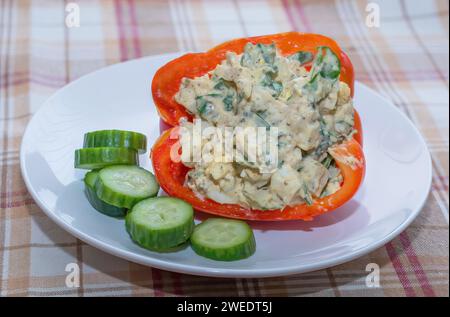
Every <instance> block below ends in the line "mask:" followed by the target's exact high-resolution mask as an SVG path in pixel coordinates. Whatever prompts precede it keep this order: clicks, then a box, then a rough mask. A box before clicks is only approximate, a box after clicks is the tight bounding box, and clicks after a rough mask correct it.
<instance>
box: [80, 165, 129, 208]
mask: <svg viewBox="0 0 450 317" xmlns="http://www.w3.org/2000/svg"><path fill="white" fill-rule="evenodd" d="M97 178H98V171H91V172H88V173H86V175H85V176H84V185H85V187H84V191H85V193H86V197H87V199H88V201H89V202H90V204H91V205H92V207H94V208H95V209H97V210H98V211H100V212H101V213H102V214H105V215H107V216H111V217H124V216H125V215H126V214H127V209H126V208H120V207H116V206H113V205H110V204H108V203H106V202H104V201H103V200H101V199H100V198H98V196H97V193H96V192H95V183H96V182H97Z"/></svg>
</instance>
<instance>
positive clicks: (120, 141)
mask: <svg viewBox="0 0 450 317" xmlns="http://www.w3.org/2000/svg"><path fill="white" fill-rule="evenodd" d="M83 147H84V148H92V147H124V148H129V149H134V150H136V151H137V152H138V153H139V154H143V153H145V152H146V151H147V137H146V136H145V135H144V134H142V133H139V132H133V131H125V130H98V131H92V132H88V133H85V134H84V142H83Z"/></svg>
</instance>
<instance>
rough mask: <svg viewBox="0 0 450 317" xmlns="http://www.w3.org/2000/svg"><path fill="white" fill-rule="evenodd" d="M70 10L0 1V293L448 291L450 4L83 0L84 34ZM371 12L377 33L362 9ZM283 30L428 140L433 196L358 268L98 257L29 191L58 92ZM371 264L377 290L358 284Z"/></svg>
mask: <svg viewBox="0 0 450 317" xmlns="http://www.w3.org/2000/svg"><path fill="white" fill-rule="evenodd" d="M67 3H68V1H66V2H65V1H56V0H46V1H26V0H23V1H14V0H4V1H1V2H0V73H1V74H0V131H1V139H0V157H1V160H0V165H1V167H0V168H1V182H0V195H1V196H0V290H1V294H0V295H2V296H33V295H37V296H47V295H68V296H109V295H119V296H128V295H131V296H136V295H137V296H139V295H144V296H179V295H180V296H240V295H242V296H269V295H272V296H285V295H289V296H448V295H449V285H448V283H449V274H448V273H449V262H448V260H449V243H448V239H449V231H448V218H449V217H448V209H449V191H448V175H449V172H448V168H449V161H448V160H449V140H448V134H449V102H448V98H449V93H448V92H449V88H448V87H449V86H448V83H449V81H448V76H449V75H448V74H449V61H448V58H449V53H448V49H449V13H448V1H446V0H439V1H412V0H411V1H408V0H399V1H397V0H395V1H372V2H371V3H372V4H371V5H369V7H367V3H368V2H365V1H343V0H336V1H324V0H322V1H317V0H309V1H306V0H265V1H257V0H246V1H237V0H236V1H232V0H230V1H220V0H209V1H206V0H203V1H202V0H192V1H183V0H171V1H162V0H160V1H137V0H136V1H134V0H126V1H118V0H109V1H86V0H78V1H75V3H76V4H78V8H79V13H80V15H79V18H80V19H79V22H80V26H79V27H71V28H69V27H67V26H66V23H65V21H66V19H67V20H68V21H67V22H69V25H70V23H71V22H74V21H75V22H76V19H75V20H73V19H71V17H73V15H71V14H73V13H74V12H76V9H75V11H71V10H73V9H71V8H70V6H69V8H66V5H67ZM374 4H375V5H374ZM66 9H69V12H68V11H66ZM376 13H379V17H380V19H379V25H377V23H373V22H377V21H376V18H375V19H372V18H371V15H370V14H376ZM368 14H369V17H368ZM289 30H297V31H303V32H314V33H322V34H326V35H328V36H330V37H333V38H334V39H336V41H337V42H338V43H340V44H341V46H342V47H343V49H344V50H345V51H346V52H347V53H348V54H349V56H350V58H351V59H352V61H353V63H354V66H355V70H356V78H357V80H359V81H361V82H363V83H365V84H367V85H369V86H371V87H372V88H374V89H375V90H377V91H379V92H380V93H381V94H382V95H384V96H385V97H387V98H388V99H390V100H392V102H393V103H394V104H395V105H396V106H398V107H399V108H400V109H401V110H402V111H404V112H405V113H406V114H407V116H408V117H409V118H410V119H411V120H412V121H413V122H414V124H415V125H416V126H417V127H418V128H419V130H420V131H421V133H422V134H423V136H424V137H425V139H426V141H427V144H428V146H429V149H430V152H431V155H432V161H433V172H434V175H433V186H432V191H431V193H430V195H429V198H428V200H427V203H426V205H425V207H424V208H423V211H422V212H421V214H420V215H419V216H418V218H417V219H416V221H415V222H414V223H413V224H412V225H411V226H410V227H409V228H408V229H407V230H405V231H404V232H403V233H402V234H400V236H398V237H397V238H396V239H395V240H393V241H392V242H389V243H388V244H386V245H385V246H383V247H381V248H379V249H377V250H376V251H374V252H372V253H370V254H368V255H366V256H364V257H361V258H359V259H357V260H354V261H352V262H349V263H346V264H342V265H339V266H336V267H332V268H329V269H326V270H321V271H316V272H312V273H307V274H300V275H296V276H290V277H280V278H267V279H217V278H206V277H196V276H189V275H183V274H177V273H171V272H166V271H162V270H158V269H152V268H149V267H144V266H141V265H138V264H134V263H131V262H128V261H125V260H122V259H119V258H116V257H114V256H111V255H109V254H106V253H104V252H102V251H99V250H97V249H95V248H93V247H91V246H89V245H87V244H85V243H83V242H82V241H79V240H77V239H75V238H74V237H73V236H71V235H70V234H68V233H66V232H65V231H63V230H62V229H60V228H59V227H58V226H56V224H54V223H53V222H52V221H51V220H50V219H49V218H48V217H47V216H45V214H44V213H43V212H42V210H40V209H39V207H38V206H37V205H36V204H35V202H34V201H33V199H32V198H31V197H30V195H29V194H28V192H27V190H26V187H25V184H24V182H23V180H22V178H21V174H20V166H19V148H20V142H21V138H22V135H23V132H24V129H25V127H26V125H27V122H28V121H29V119H30V117H31V116H32V115H33V113H35V112H36V111H37V110H38V109H39V107H40V106H41V105H42V103H43V101H44V100H45V99H46V98H48V97H49V96H50V95H51V94H52V93H54V92H55V91H56V90H57V89H59V88H60V87H62V86H64V85H65V84H67V83H68V82H70V81H73V80H75V79H77V78H78V77H80V76H82V75H84V74H87V73H89V72H92V71H94V70H96V69H99V68H101V67H104V66H107V65H111V64H114V63H118V62H121V61H125V60H129V59H133V58H138V57H141V56H147V55H153V54H160V53H166V52H174V51H202V50H206V49H208V48H210V47H212V46H214V45H215V44H218V43H221V42H223V41H225V40H229V39H232V38H236V37H243V36H252V35H261V34H270V33H278V32H284V31H289ZM386 181H389V180H386ZM70 263H75V264H78V267H79V269H80V285H79V287H72V286H76V285H72V284H70V283H66V281H67V280H69V282H70V281H71V279H70V277H71V276H70V275H68V274H69V273H68V272H66V269H67V270H70V269H71V267H70V265H69V267H67V265H68V264H70ZM373 263H374V264H375V265H378V267H379V272H380V286H379V287H369V286H370V284H367V283H366V279H367V276H368V274H369V273H370V272H368V271H367V270H370V268H371V265H374V264H373ZM368 265H369V266H368ZM366 269H367V270H366Z"/></svg>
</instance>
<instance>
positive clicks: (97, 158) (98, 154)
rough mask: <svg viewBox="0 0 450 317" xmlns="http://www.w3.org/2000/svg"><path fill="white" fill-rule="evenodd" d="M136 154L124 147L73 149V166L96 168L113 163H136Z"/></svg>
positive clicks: (137, 159)
mask: <svg viewBox="0 0 450 317" xmlns="http://www.w3.org/2000/svg"><path fill="white" fill-rule="evenodd" d="M138 163H139V158H138V154H137V152H136V151H135V150H133V149H127V148H124V147H97V148H87V149H78V150H75V167H76V168H83V169H98V168H103V167H105V166H109V165H115V164H129V165H137V164H138Z"/></svg>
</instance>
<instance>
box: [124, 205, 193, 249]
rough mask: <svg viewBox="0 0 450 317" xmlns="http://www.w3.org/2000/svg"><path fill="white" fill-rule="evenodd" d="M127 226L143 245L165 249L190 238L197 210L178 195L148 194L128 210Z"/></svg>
mask: <svg viewBox="0 0 450 317" xmlns="http://www.w3.org/2000/svg"><path fill="white" fill-rule="evenodd" d="M125 227H126V229H127V231H128V233H129V234H130V236H131V239H132V240H133V241H135V242H136V243H137V244H139V245H140V246H142V247H144V248H146V249H150V250H156V251H165V250H168V249H171V248H174V247H176V246H179V245H180V244H182V243H184V242H185V241H187V240H188V239H189V236H190V235H191V233H192V229H193V228H194V210H193V209H192V206H191V205H189V204H188V203H186V202H184V201H183V200H181V199H178V198H172V197H154V198H148V199H145V200H143V201H141V202H139V203H137V204H136V205H135V206H134V207H133V209H132V210H131V211H130V212H129V213H128V214H127V216H126V217H125Z"/></svg>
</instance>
